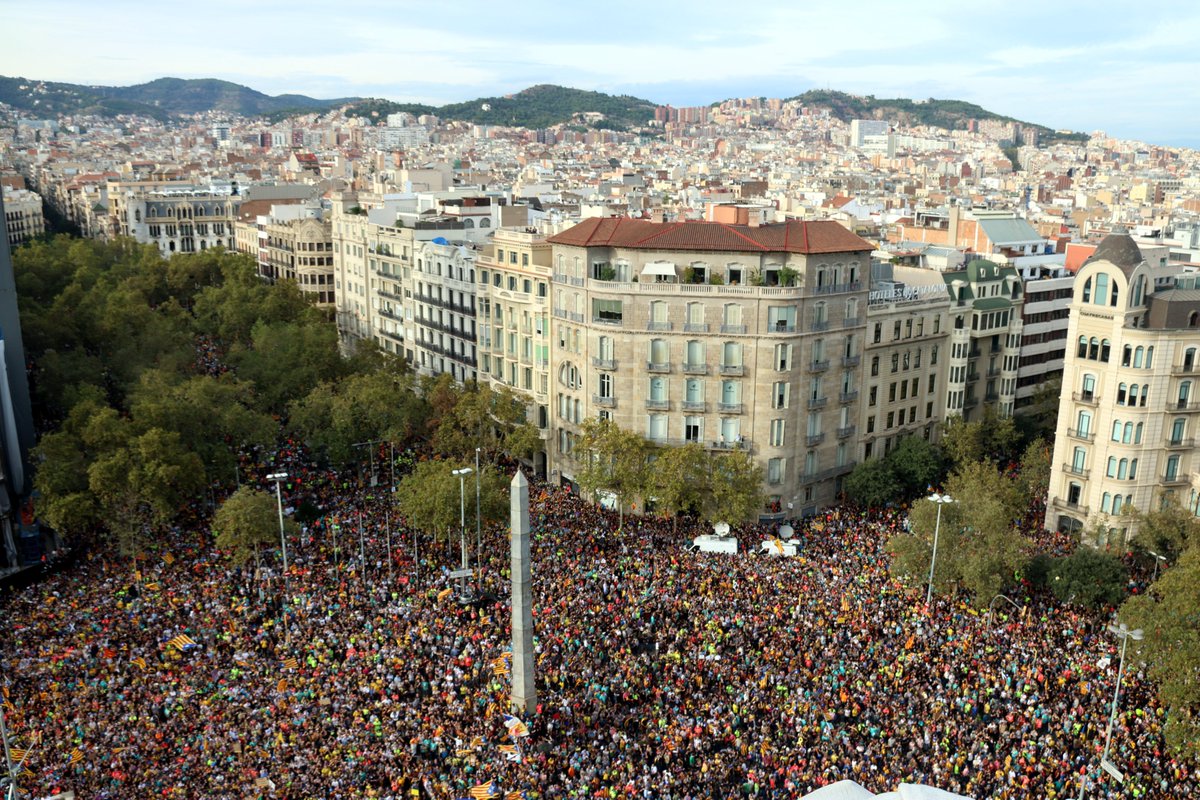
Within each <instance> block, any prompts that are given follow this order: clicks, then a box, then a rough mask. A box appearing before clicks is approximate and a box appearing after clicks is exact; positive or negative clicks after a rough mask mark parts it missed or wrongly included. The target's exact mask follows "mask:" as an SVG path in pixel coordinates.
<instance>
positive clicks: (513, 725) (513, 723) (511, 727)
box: [504, 714, 529, 739]
mask: <svg viewBox="0 0 1200 800" xmlns="http://www.w3.org/2000/svg"><path fill="white" fill-rule="evenodd" d="M504 727H505V728H508V735H509V736H511V737H512V738H514V739H518V738H520V737H522V736H528V735H529V728H528V726H526V725H525V723H524V722H521V720H519V719H517V718H516V717H514V716H513V715H512V714H505V715H504Z"/></svg>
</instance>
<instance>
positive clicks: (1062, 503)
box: [1050, 497, 1091, 516]
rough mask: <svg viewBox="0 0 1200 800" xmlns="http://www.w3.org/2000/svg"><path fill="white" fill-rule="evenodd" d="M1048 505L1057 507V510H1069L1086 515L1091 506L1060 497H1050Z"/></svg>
mask: <svg viewBox="0 0 1200 800" xmlns="http://www.w3.org/2000/svg"><path fill="white" fill-rule="evenodd" d="M1050 507H1051V508H1057V509H1058V510H1059V511H1070V512H1071V513H1073V514H1083V515H1084V516H1086V515H1087V514H1089V513H1091V508H1089V507H1088V506H1083V505H1080V504H1079V503H1078V502H1076V501H1071V500H1063V499H1062V498H1060V497H1052V498H1050Z"/></svg>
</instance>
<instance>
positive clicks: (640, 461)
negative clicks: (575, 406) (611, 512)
mask: <svg viewBox="0 0 1200 800" xmlns="http://www.w3.org/2000/svg"><path fill="white" fill-rule="evenodd" d="M575 453H576V463H577V464H578V465H579V467H578V469H576V471H575V480H576V482H577V483H578V484H579V488H580V489H582V490H583V491H584V492H585V493H587V494H592V495H594V494H596V493H597V492H600V491H606V492H609V493H610V494H612V496H613V499H614V500H615V502H616V505H617V512H618V514H619V516H620V520H621V523H620V524H621V526H622V527H624V524H625V506H626V504H628V503H629V502H632V501H633V500H634V499H636V498H638V497H642V496H644V495H646V494H647V489H648V487H649V477H650V473H649V454H650V443H649V442H647V441H646V440H645V439H643V438H642V437H641V436H638V435H637V434H636V433H633V432H632V431H626V430H624V429H622V428H620V427H618V426H617V425H616V423H614V422H612V420H608V419H588V420H585V421H584V423H583V431H582V432H581V433H580V436H579V438H578V439H577V440H576V441H575Z"/></svg>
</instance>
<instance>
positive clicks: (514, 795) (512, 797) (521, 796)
mask: <svg viewBox="0 0 1200 800" xmlns="http://www.w3.org/2000/svg"><path fill="white" fill-rule="evenodd" d="M504 800H525V792H524V790H519V791H515V792H509V793H508V794H506V795H504Z"/></svg>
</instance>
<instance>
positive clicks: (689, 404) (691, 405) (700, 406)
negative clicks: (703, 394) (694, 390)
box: [681, 400, 708, 414]
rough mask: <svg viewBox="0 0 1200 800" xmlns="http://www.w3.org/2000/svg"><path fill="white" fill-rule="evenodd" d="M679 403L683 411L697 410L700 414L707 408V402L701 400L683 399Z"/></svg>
mask: <svg viewBox="0 0 1200 800" xmlns="http://www.w3.org/2000/svg"><path fill="white" fill-rule="evenodd" d="M681 405H682V406H683V410H684V411H699V412H700V413H701V414H703V413H704V412H705V411H706V410H707V409H708V404H707V403H705V402H704V401H703V400H684V401H683V403H682V404H681Z"/></svg>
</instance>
